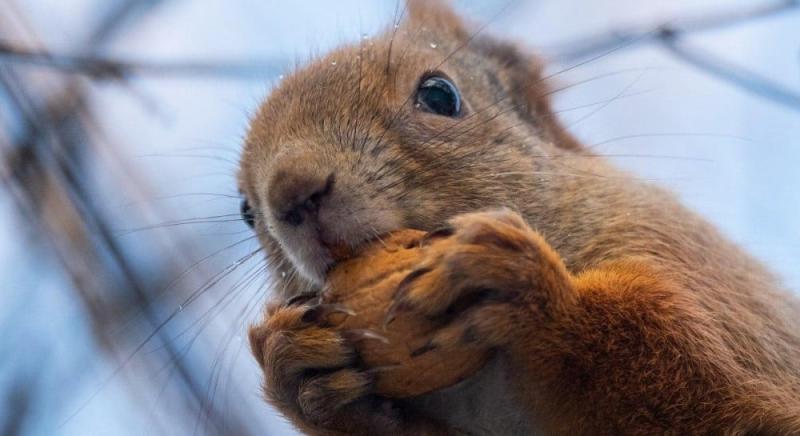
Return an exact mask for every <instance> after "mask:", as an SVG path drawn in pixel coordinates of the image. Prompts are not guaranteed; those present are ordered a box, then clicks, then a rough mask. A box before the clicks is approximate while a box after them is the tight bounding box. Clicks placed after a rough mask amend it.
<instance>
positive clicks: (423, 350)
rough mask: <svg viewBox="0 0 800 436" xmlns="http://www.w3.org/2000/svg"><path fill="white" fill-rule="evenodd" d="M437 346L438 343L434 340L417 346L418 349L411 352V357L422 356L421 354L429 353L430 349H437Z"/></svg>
mask: <svg viewBox="0 0 800 436" xmlns="http://www.w3.org/2000/svg"><path fill="white" fill-rule="evenodd" d="M437 348H439V346H438V345H437V344H435V343H433V340H430V341H428V342H427V343H426V344H425V345H423V346H421V347H419V348H417V349H416V350H414V351H412V352H411V357H418V356H421V355H423V354H425V353H427V352H428V351H433V350H435V349H437Z"/></svg>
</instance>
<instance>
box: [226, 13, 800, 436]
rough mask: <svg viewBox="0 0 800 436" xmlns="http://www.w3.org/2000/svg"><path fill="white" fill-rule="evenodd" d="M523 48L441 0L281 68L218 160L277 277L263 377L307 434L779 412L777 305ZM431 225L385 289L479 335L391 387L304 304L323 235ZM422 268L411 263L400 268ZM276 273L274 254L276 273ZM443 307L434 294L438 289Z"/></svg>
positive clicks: (461, 335)
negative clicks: (472, 356) (482, 353)
mask: <svg viewBox="0 0 800 436" xmlns="http://www.w3.org/2000/svg"><path fill="white" fill-rule="evenodd" d="M549 85H550V83H549V82H548V80H547V77H545V76H544V75H543V74H542V66H541V63H540V61H539V60H538V59H537V58H536V57H534V56H532V55H530V54H528V53H526V52H525V51H524V50H522V49H521V48H519V47H517V46H516V45H514V44H511V43H509V42H505V41H502V40H499V39H497V38H494V37H489V36H485V35H483V34H481V32H475V29H473V28H471V27H470V26H469V25H468V24H466V23H464V22H463V21H462V20H461V19H460V18H459V17H458V16H457V15H456V14H455V13H454V12H453V11H452V10H451V8H450V7H449V6H448V5H447V4H446V3H445V2H442V1H430V0H428V1H426V0H409V1H408V2H407V13H406V17H405V18H404V20H403V22H402V23H400V24H399V25H398V26H394V27H392V28H390V29H388V30H386V31H385V32H384V33H383V34H382V35H381V36H379V37H377V38H372V39H370V40H369V41H368V42H367V41H361V42H360V43H358V44H355V45H349V46H345V47H341V48H339V49H337V50H335V51H333V52H332V53H330V54H328V55H327V56H324V57H322V58H320V59H317V60H315V61H313V62H311V63H310V64H309V65H307V66H305V67H303V68H301V69H299V70H298V71H296V72H294V73H293V74H291V75H289V76H287V77H286V78H285V79H283V80H282V82H281V83H280V84H279V85H278V86H277V87H276V89H274V90H273V91H272V93H271V95H270V96H269V97H268V99H267V100H266V101H265V102H264V103H263V105H262V106H261V107H260V109H259V110H258V112H257V114H256V115H255V117H254V118H253V120H252V123H251V126H250V130H249V133H248V135H247V138H246V144H245V149H244V151H243V154H242V158H241V169H240V176H239V181H240V189H241V191H242V193H243V195H244V198H245V200H244V202H243V205H242V208H243V213H244V215H245V217H246V220H247V221H248V222H249V223H250V224H252V226H253V227H254V228H255V229H256V232H257V233H258V235H259V238H260V240H261V243H262V245H263V247H264V249H265V251H266V253H267V256H268V261H269V263H270V265H271V266H272V268H273V271H274V274H273V275H274V276H275V280H276V281H277V293H276V296H275V301H274V302H273V303H271V304H270V305H269V306H268V309H267V310H266V313H265V317H264V319H263V321H261V322H260V323H259V324H258V325H255V326H253V327H252V328H251V330H250V343H251V346H252V350H253V354H254V355H255V357H256V359H257V361H258V363H259V364H260V365H261V367H262V369H263V371H264V375H265V384H264V392H265V394H266V399H267V400H268V401H269V402H270V403H271V404H272V405H274V406H275V407H276V408H277V409H278V410H279V411H280V412H281V413H283V414H284V415H285V416H286V417H288V418H289V419H290V420H291V421H292V422H293V423H294V424H295V425H296V426H297V428H298V429H300V430H301V431H303V432H305V433H307V434H310V435H339V434H343V435H344V434H347V435H350V434H352V435H383V434H386V435H389V434H391V435H425V434H431V435H434V434H435V435H450V434H476V435H478V434H480V435H482V434H486V435H495V434H498V435H500V434H505V435H517V434H554V435H561V434H567V435H575V434H597V435H621V434H626V435H627V434H630V435H653V434H676V435H684V434H731V435H755V434H770V435H771V434H776V435H780V434H785V435H790V434H800V324H799V323H798V319H799V318H800V304H798V301H797V300H796V299H794V298H793V297H792V296H791V295H790V294H789V293H788V292H787V291H785V290H784V289H782V288H781V285H780V284H779V282H778V281H777V280H776V278H775V277H773V275H772V274H771V273H770V272H769V271H768V270H767V269H766V268H764V267H763V266H762V265H761V264H760V263H759V262H758V261H756V260H755V259H754V258H752V257H751V256H750V255H748V254H747V253H745V252H744V251H743V250H742V249H740V248H739V247H737V246H736V245H735V244H733V243H731V242H729V241H728V240H726V239H725V238H724V237H723V236H722V235H721V234H720V232H719V231H717V230H716V229H715V228H714V227H713V226H712V225H711V224H709V223H707V222H705V221H704V220H703V219H702V218H700V217H699V216H698V215H696V214H695V213H694V212H692V211H690V210H688V209H687V208H685V207H684V206H682V205H681V204H679V202H678V201H677V200H676V199H675V197H674V196H673V195H671V194H670V193H668V192H666V191H665V190H663V189H661V188H659V187H657V186H654V185H652V184H649V183H646V182H643V181H640V180H637V179H636V178H634V177H632V176H631V175H629V174H627V173H625V172H623V171H621V170H619V169H616V168H615V167H613V166H612V165H611V164H610V163H609V162H607V161H606V160H605V159H603V158H602V157H601V156H598V155H596V154H594V153H593V152H592V150H590V149H588V148H587V147H585V146H584V145H582V144H581V143H580V142H579V141H578V140H576V139H575V138H574V137H573V136H571V135H570V133H569V132H567V131H566V129H565V128H564V127H563V126H562V125H561V124H560V123H559V120H558V119H557V117H556V116H555V114H554V112H553V111H552V110H551V106H550V102H549V99H548V95H549V94H550V93H551V89H550V88H549ZM402 228H413V229H420V230H423V231H434V230H437V229H438V234H440V235H442V234H443V235H445V237H448V238H454V241H455V242H456V244H455V245H454V247H455V248H454V249H452V250H451V251H449V252H448V253H446V254H445V255H441V256H438V257H432V258H427V259H423V260H422V261H421V265H420V269H419V270H418V271H416V276H415V277H411V278H409V280H408V281H407V282H408V284H409V285H408V286H406V287H404V289H403V292H398V293H397V295H396V296H395V299H396V300H397V302H398V303H400V304H398V307H401V308H402V310H408V311H419V312H420V313H422V314H424V315H425V316H428V317H430V318H431V319H437V318H438V317H444V316H445V314H447V317H448V320H447V322H443V323H442V324H441V329H439V330H438V331H436V332H435V333H434V334H433V335H432V337H431V342H430V343H431V345H432V346H447V345H448V344H455V343H459V342H465V341H466V342H470V343H471V345H472V346H474V347H477V348H478V349H482V350H491V352H492V356H493V357H492V359H491V361H490V362H489V363H488V364H487V365H486V367H484V368H483V369H482V370H481V371H480V372H479V373H478V374H476V375H475V376H473V377H472V378H470V379H469V380H466V381H464V382H462V383H460V384H459V385H456V386H454V387H452V388H447V389H444V390H441V391H436V392H433V393H430V394H426V395H423V396H420V397H415V398H407V399H402V400H400V399H391V398H383V397H381V396H379V395H377V394H375V393H374V392H373V391H372V383H373V381H374V379H375V377H376V375H377V374H378V373H379V371H380V368H367V367H364V365H363V364H362V363H361V362H359V359H358V354H357V353H356V352H355V351H354V346H353V345H354V343H355V342H356V341H360V340H370V338H369V337H358V336H357V335H344V334H341V333H339V332H336V331H334V330H332V329H330V328H328V327H327V326H326V324H325V323H324V322H322V321H323V320H324V318H325V316H326V314H329V313H330V312H331V311H335V310H342V309H341V308H338V309H337V308H332V307H327V306H324V305H322V306H321V305H318V304H316V303H315V300H314V298H313V295H314V294H315V292H319V290H320V288H321V286H322V285H323V283H324V280H325V274H326V271H328V270H329V269H330V268H331V267H332V266H333V265H334V263H335V261H334V257H333V255H332V253H331V250H332V248H331V247H333V246H335V245H337V244H346V245H348V246H352V247H356V246H358V245H359V244H363V243H364V242H365V241H368V240H371V239H374V238H375V237H378V236H380V235H382V234H386V233H388V232H392V231H395V230H398V229H402ZM423 266H424V268H423ZM278 271H289V273H288V274H285V276H284V275H282V274H279V273H278ZM459 301H460V302H463V301H468V302H469V304H461V305H459V310H458V311H457V313H455V314H453V311H452V307H453V304H454V303H455V302H459Z"/></svg>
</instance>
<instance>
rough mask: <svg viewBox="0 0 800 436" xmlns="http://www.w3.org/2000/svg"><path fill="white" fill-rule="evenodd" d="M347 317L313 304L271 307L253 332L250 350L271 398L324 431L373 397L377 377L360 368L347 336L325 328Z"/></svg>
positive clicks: (332, 308) (338, 309)
mask: <svg viewBox="0 0 800 436" xmlns="http://www.w3.org/2000/svg"><path fill="white" fill-rule="evenodd" d="M334 312H347V308H344V307H340V306H335V305H318V304H314V302H311V304H309V302H303V303H300V304H293V303H291V302H290V303H288V304H285V305H271V306H270V307H269V308H268V310H267V317H266V319H265V320H264V321H263V323H262V324H260V325H258V326H254V327H252V328H251V329H250V333H249V336H250V346H251V348H252V351H253V354H254V355H255V357H256V360H257V361H258V363H259V365H260V366H261V368H262V369H263V371H264V375H265V383H264V390H265V393H266V395H267V398H268V399H269V400H270V401H271V402H272V403H273V404H275V405H276V406H277V407H278V408H280V409H281V410H284V411H288V412H293V413H294V414H295V415H298V416H299V417H300V418H301V419H302V420H303V421H306V422H310V423H314V424H318V425H325V424H326V423H327V422H328V421H330V420H332V419H333V418H334V417H335V416H336V415H337V414H339V413H341V412H342V411H343V409H345V408H347V407H348V406H349V405H351V404H354V403H355V402H357V401H358V400H360V399H363V398H365V397H366V396H368V395H369V394H370V393H371V388H372V377H373V375H372V374H370V373H369V372H368V371H363V370H359V369H358V368H356V366H355V362H356V358H357V356H356V353H355V351H354V348H353V347H352V345H351V343H350V342H349V341H348V339H354V340H368V339H364V338H346V337H344V336H346V334H347V332H345V333H344V336H343V334H340V333H339V332H336V331H335V330H333V329H331V328H327V327H326V319H327V317H328V315H330V314H331V313H334Z"/></svg>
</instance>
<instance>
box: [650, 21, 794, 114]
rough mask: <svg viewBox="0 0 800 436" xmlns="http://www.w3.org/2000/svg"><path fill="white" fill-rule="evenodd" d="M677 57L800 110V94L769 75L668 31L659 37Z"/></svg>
mask: <svg viewBox="0 0 800 436" xmlns="http://www.w3.org/2000/svg"><path fill="white" fill-rule="evenodd" d="M659 40H660V41H661V43H662V45H663V46H664V47H666V48H667V49H668V50H669V51H670V52H671V53H672V54H673V55H675V57H677V58H678V59H681V60H682V61H685V62H687V63H689V64H691V65H693V66H695V67H697V68H699V69H701V70H703V71H705V72H707V73H709V74H711V75H713V76H714V77H717V78H719V79H721V80H724V81H726V82H728V83H731V84H733V85H735V86H737V87H739V88H742V89H744V90H746V91H748V92H750V93H751V94H755V95H756V96H760V97H763V98H766V99H768V100H772V101H774V102H776V103H779V104H782V105H784V106H786V107H788V108H790V109H794V110H800V95H798V94H797V93H795V92H793V91H792V90H790V89H788V88H785V87H783V86H781V85H779V84H777V83H775V82H773V81H771V80H769V79H767V78H765V77H762V76H759V75H758V74H756V73H754V72H752V71H747V70H745V69H743V68H741V67H738V66H736V65H733V64H730V63H728V62H726V61H724V60H722V59H719V58H717V57H716V56H714V55H713V54H712V53H709V52H708V51H704V50H700V49H697V48H689V47H687V46H686V45H685V44H680V43H678V42H677V41H676V40H675V39H674V38H672V37H670V36H669V35H667V34H665V35H664V36H663V37H662V38H660V39H659Z"/></svg>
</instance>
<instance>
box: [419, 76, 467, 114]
mask: <svg viewBox="0 0 800 436" xmlns="http://www.w3.org/2000/svg"><path fill="white" fill-rule="evenodd" d="M416 106H417V107H419V108H421V109H423V110H425V111H427V112H431V113H434V114H437V115H444V116H446V117H455V116H458V115H459V114H460V113H461V96H460V95H459V93H458V88H456V85H453V82H451V81H450V80H448V79H445V78H444V77H440V76H432V77H428V78H427V79H425V80H424V81H423V82H422V83H421V84H420V85H419V89H417V101H416Z"/></svg>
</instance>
